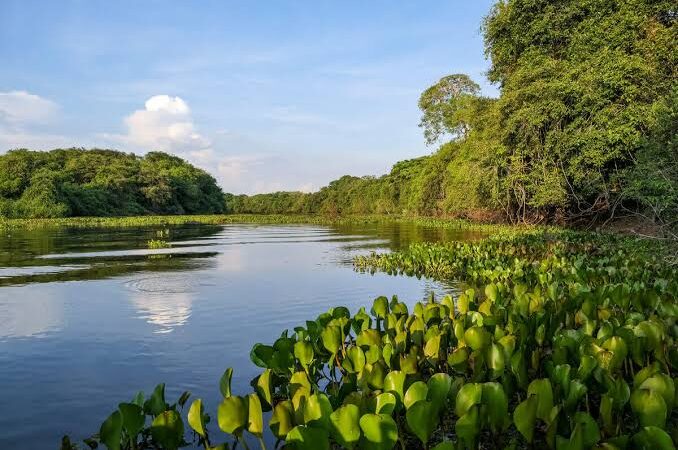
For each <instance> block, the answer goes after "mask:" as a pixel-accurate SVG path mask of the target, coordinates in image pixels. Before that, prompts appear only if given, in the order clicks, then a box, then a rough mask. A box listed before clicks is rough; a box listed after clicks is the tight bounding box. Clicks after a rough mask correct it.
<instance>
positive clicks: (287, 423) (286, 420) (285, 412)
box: [268, 400, 294, 439]
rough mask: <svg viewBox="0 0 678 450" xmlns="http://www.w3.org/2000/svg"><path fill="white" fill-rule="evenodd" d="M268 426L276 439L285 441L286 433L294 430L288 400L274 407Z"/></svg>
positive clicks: (290, 405)
mask: <svg viewBox="0 0 678 450" xmlns="http://www.w3.org/2000/svg"><path fill="white" fill-rule="evenodd" d="M268 426H269V428H270V429H271V431H272V432H273V435H274V436H275V437H276V438H278V439H285V438H286V437H287V433H289V432H290V430H291V429H292V428H294V419H293V409H292V402H291V401H290V400H284V401H282V402H280V403H278V404H277V405H275V408H273V415H272V416H271V421H270V422H269V424H268Z"/></svg>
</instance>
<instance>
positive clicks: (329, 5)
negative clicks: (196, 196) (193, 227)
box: [0, 0, 497, 194]
mask: <svg viewBox="0 0 678 450" xmlns="http://www.w3.org/2000/svg"><path fill="white" fill-rule="evenodd" d="M493 3H494V1H492V0H475V1H461V0H451V1H440V0H438V1H428V0H421V1H408V0H403V1H398V2H394V1H380V0H375V1H364V0H363V1H349V0H345V1H341V2H339V1H333V2H330V1H320V0H315V1H305V0H304V1H302V0H285V1H283V0H278V1H267V2H264V1H259V2H249V1H245V0H241V1H216V0H215V1H210V0H203V1H196V2H191V1H178V0H177V1H159V0H158V1H155V0H144V1H136V0H135V1H131V0H127V1H125V0H121V1H116V2H110V1H103V0H79V1H76V0H70V1H69V0H64V1H59V2H52V1H46V0H45V1H35V0H0V61H2V67H1V69H0V152H5V151H7V150H10V149H13V148H30V149H35V150H50V149H53V148H67V147H86V148H91V147H98V148H113V149H117V150H122V151H126V152H134V153H138V154H143V153H145V152H147V151H152V150H161V151H166V152H169V153H173V154H176V155H178V156H180V157H182V158H185V159H187V160H188V161H190V162H191V163H194V164H196V165H198V166H200V167H202V168H204V169H206V170H207V171H208V172H210V173H211V174H212V175H213V176H214V177H215V178H216V179H217V181H218V182H219V184H220V186H221V187H222V188H223V189H224V190H225V191H226V192H233V193H247V194H252V193H260V192H271V191H278V190H303V191H313V190H316V189H318V188H319V187H322V186H324V185H326V184H327V183H328V182H329V181H331V180H333V179H336V178H338V177H340V176H342V175H345V174H351V175H356V176H362V175H381V174H383V173H386V172H388V171H389V170H390V168H391V166H392V165H393V164H394V163H395V162H397V161H400V160H403V159H408V158H414V157H418V156H421V155H425V154H430V153H431V152H432V151H434V150H435V148H433V147H427V146H426V145H425V142H424V138H423V135H422V132H421V129H420V128H419V127H418V123H419V119H420V116H421V113H420V111H419V110H418V108H417V100H418V98H419V95H420V93H421V92H422V91H423V90H424V89H425V88H426V87H428V86H430V85H432V84H434V83H435V82H436V81H437V80H438V79H440V78H441V77H443V76H445V75H448V74H452V73H467V74H469V75H470V76H471V77H472V78H473V79H474V80H475V81H476V82H477V83H479V84H480V85H481V88H482V91H483V93H484V94H485V95H490V96H495V95H496V94H497V89H496V87H495V86H492V85H490V84H489V83H488V82H487V80H486V78H485V75H484V73H485V72H486V71H487V69H488V67H489V63H488V61H486V59H485V57H484V52H483V41H482V36H481V33H480V25H481V22H482V19H483V17H484V16H485V15H486V14H487V13H488V11H489V9H490V7H491V5H492V4H493Z"/></svg>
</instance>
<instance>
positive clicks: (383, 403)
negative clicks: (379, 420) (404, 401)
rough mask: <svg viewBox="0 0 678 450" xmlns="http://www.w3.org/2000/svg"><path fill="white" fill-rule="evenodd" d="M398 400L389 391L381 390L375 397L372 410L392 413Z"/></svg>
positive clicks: (380, 412)
mask: <svg viewBox="0 0 678 450" xmlns="http://www.w3.org/2000/svg"><path fill="white" fill-rule="evenodd" d="M397 404H398V400H396V396H395V395H394V394H393V393H391V392H382V393H381V394H379V395H377V396H376V397H375V407H374V412H375V413H377V414H392V413H393V411H395V409H396V406H397Z"/></svg>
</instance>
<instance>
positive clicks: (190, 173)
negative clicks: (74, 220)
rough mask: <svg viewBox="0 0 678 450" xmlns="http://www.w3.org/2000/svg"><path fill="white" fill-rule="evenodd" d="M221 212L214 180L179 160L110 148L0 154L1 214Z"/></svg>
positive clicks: (221, 194) (55, 215) (220, 200)
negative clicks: (140, 154) (117, 150)
mask: <svg viewBox="0 0 678 450" xmlns="http://www.w3.org/2000/svg"><path fill="white" fill-rule="evenodd" d="M223 212H225V205H224V198H223V193H222V192H221V189H220V188H219V187H218V186H217V184H216V181H215V180H214V178H212V177H211V176H210V175H209V174H207V173H206V172H204V171H203V170H201V169H198V168H196V167H193V166H191V165H190V164H188V163H187V162H185V161H183V160H182V159H180V158H177V157H175V156H171V155H168V154H165V153H160V152H151V153H148V154H146V155H145V156H143V157H139V156H135V155H133V154H128V153H121V152H116V151H113V150H98V149H95V150H84V149H66V150H53V151H50V152H36V151H29V150H12V151H10V152H8V153H6V154H4V155H1V156H0V214H2V215H3V216H5V217H17V218H18V217H27V218H49V217H67V216H126V215H138V214H152V213H155V214H196V213H223Z"/></svg>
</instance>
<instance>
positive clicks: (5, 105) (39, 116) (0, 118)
mask: <svg viewBox="0 0 678 450" xmlns="http://www.w3.org/2000/svg"><path fill="white" fill-rule="evenodd" d="M57 110H58V107H57V105H56V103H54V102H53V101H51V100H47V99H46V98H42V97H40V96H39V95H35V94H31V93H29V92H26V91H9V92H0V123H4V124H5V125H12V124H13V125H15V126H20V125H26V124H31V123H44V122H46V121H49V120H50V119H51V118H53V117H54V115H55V114H56V112H57Z"/></svg>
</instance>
